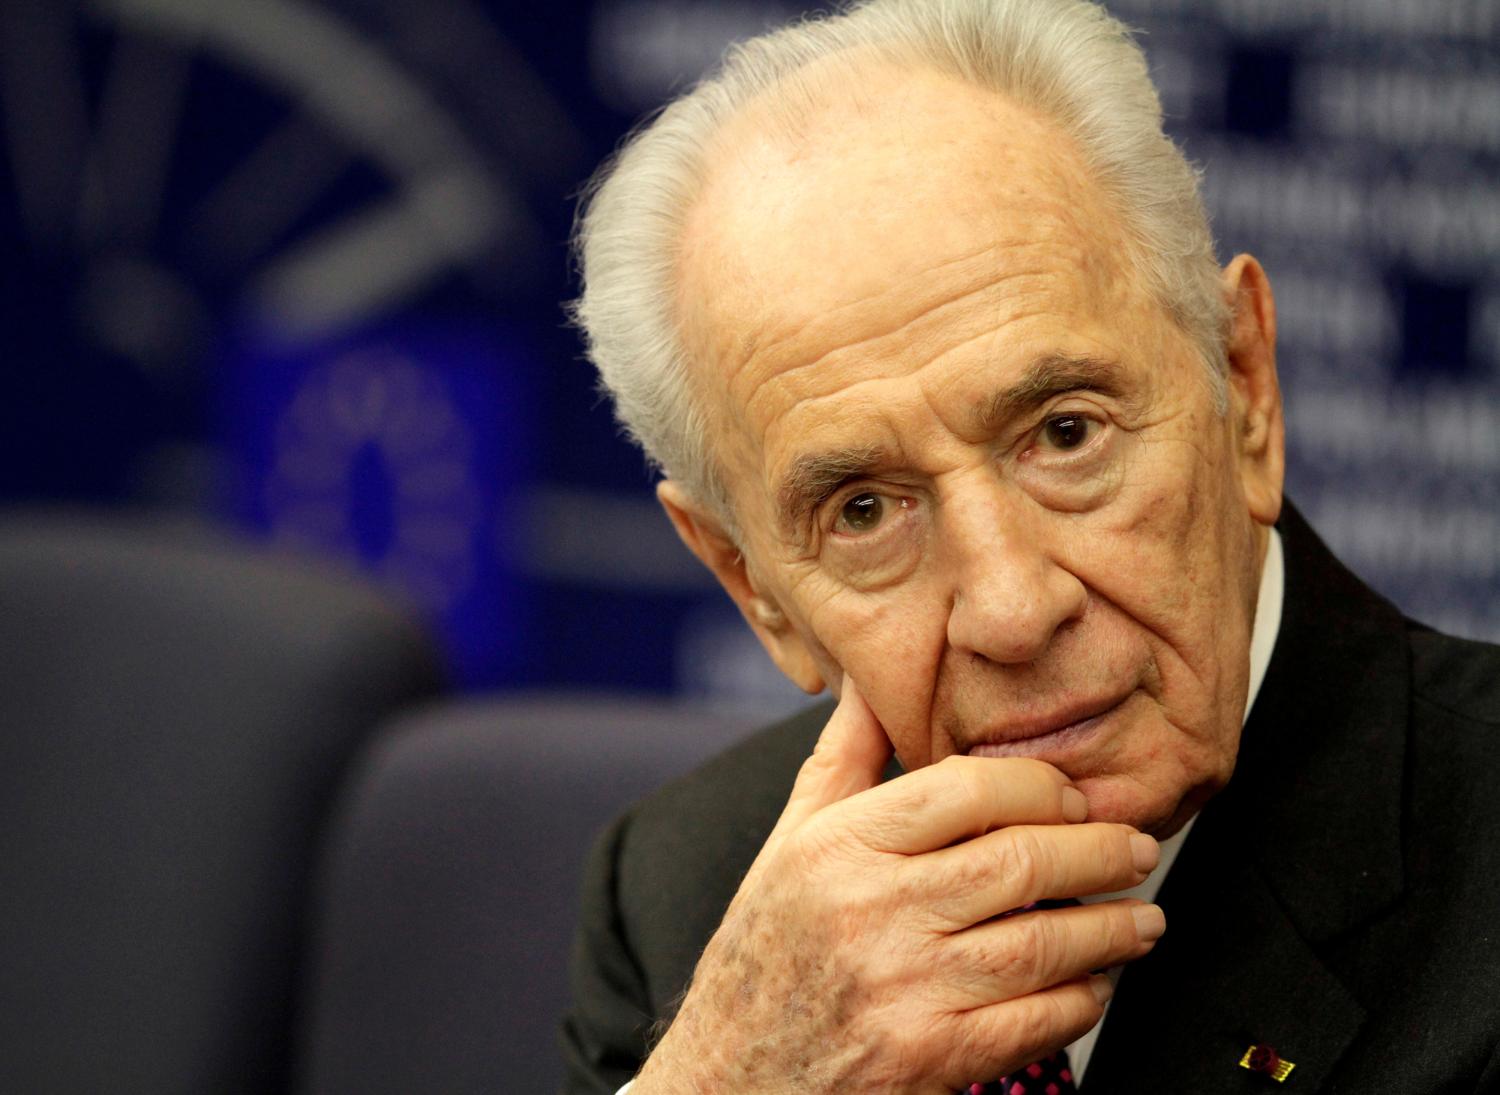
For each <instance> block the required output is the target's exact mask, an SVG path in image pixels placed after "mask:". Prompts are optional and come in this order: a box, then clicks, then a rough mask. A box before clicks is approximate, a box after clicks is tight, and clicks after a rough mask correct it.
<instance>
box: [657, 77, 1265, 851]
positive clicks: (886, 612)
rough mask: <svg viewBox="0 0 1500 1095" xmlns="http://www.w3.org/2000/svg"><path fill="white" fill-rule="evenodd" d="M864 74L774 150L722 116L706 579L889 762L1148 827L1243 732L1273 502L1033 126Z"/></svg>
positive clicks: (1217, 775) (712, 280)
mask: <svg viewBox="0 0 1500 1095" xmlns="http://www.w3.org/2000/svg"><path fill="white" fill-rule="evenodd" d="M864 86H865V87H867V88H878V89H879V90H878V91H870V92H868V93H867V94H865V95H864V97H863V99H862V100H861V102H860V103H858V104H854V103H851V102H837V101H835V102H830V103H829V104H827V105H826V106H825V107H824V108H821V109H819V110H816V111H814V112H812V113H811V115H809V116H808V117H807V118H805V119H804V120H803V124H802V125H800V127H799V129H798V131H797V133H796V135H795V136H787V135H785V134H781V135H776V136H771V135H768V134H770V133H773V132H775V131H774V130H773V129H772V128H770V127H768V126H767V125H766V124H764V122H765V118H764V117H757V115H756V113H755V112H754V111H753V110H752V111H751V112H747V114H746V115H745V116H743V117H742V118H741V119H739V120H738V122H737V123H736V125H735V127H734V128H732V129H731V130H730V132H729V133H728V134H727V135H726V141H725V149H726V151H724V152H723V153H722V154H721V155H720V157H719V160H718V162H717V166H716V169H715V171H714V172H713V173H712V174H711V176H710V181H709V185H708V187H707V189H706V191H705V193H704V194H703V196H702V197H701V199H700V200H699V201H698V202H697V203H696V205H695V207H694V209H693V211H692V214H691V217H690V224H689V228H688V232H687V234H686V236H685V245H686V246H685V258H684V261H683V265H682V285H683V287H684V288H683V290H682V294H681V308H682V313H681V314H682V323H683V329H684V333H685V337H686V342H687V345H688V349H689V353H690V356H691V357H692V359H693V360H694V361H695V362H696V363H697V367H698V368H699V372H698V373H697V374H696V375H697V380H698V382H699V384H700V387H701V390H702V391H703V392H704V393H705V396H706V398H707V401H708V403H709V411H710V415H711V422H710V426H711V429H712V430H713V438H714V444H715V450H716V452H717V453H718V455H719V458H720V460H721V465H722V467H723V469H724V472H725V476H726V480H727V484H728V487H729V490H730V494H731V497H732V502H733V505H734V507H735V512H736V514H737V517H738V519H739V523H740V526H741V529H742V533H743V538H742V541H741V543H740V545H739V546H740V547H741V548H742V549H743V552H744V562H743V564H734V563H725V562H722V561H721V563H720V565H719V566H716V569H720V571H721V574H720V576H721V578H726V584H727V585H729V586H730V588H731V592H734V593H735V594H736V599H737V600H739V601H740V604H741V607H742V608H744V609H746V613H747V616H749V617H750V618H751V620H752V623H753V624H755V625H756V630H757V632H758V633H759V634H760V635H761V637H762V638H763V639H764V640H765V641H766V643H767V646H768V647H769V648H770V649H771V652H772V654H773V656H774V657H776V659H777V661H778V662H779V663H780V664H781V665H782V667H783V668H784V669H785V670H787V671H788V672H789V673H790V674H791V675H792V676H793V677H794V679H797V680H798V681H799V683H802V684H804V685H806V686H811V687H816V685H817V684H818V683H819V682H820V681H826V682H828V683H829V684H831V685H833V686H834V687H835V688H837V687H838V686H839V684H840V682H841V681H842V679H843V675H844V674H848V675H849V676H850V677H851V678H852V679H853V680H854V681H855V682H856V683H857V685H858V686H859V688H860V691H861V692H862V694H863V695H864V697H865V698H866V700H867V701H868V702H869V704H870V706H871V708H872V709H873V711H874V712H875V714H876V716H877V717H878V718H879V719H880V721H881V724H882V725H883V726H884V727H885V730H886V732H887V734H888V735H889V736H890V738H891V740H892V742H893V744H894V746H895V748H896V751H897V753H898V755H899V757H900V759H901V761H902V763H903V764H904V765H905V766H907V767H908V768H911V767H914V766H919V765H923V764H927V763H930V762H932V761H935V760H939V759H941V758H942V757H944V756H947V755H949V754H952V753H965V752H967V753H972V754H978V755H986V756H1031V757H1039V758H1041V759H1044V760H1047V761H1050V762H1051V763H1053V764H1055V765H1056V766H1057V767H1058V768H1060V769H1062V770H1063V771H1064V772H1066V773H1067V774H1068V775H1069V776H1071V777H1072V778H1073V780H1074V781H1076V783H1077V784H1078V785H1079V787H1080V788H1081V789H1082V790H1083V791H1084V793H1085V794H1086V795H1088V797H1089V800H1090V803H1091V809H1092V816H1093V817H1095V818H1096V819H1111V820H1121V821H1127V822H1130V823H1133V824H1136V825H1139V826H1141V827H1143V828H1148V829H1152V830H1155V831H1157V832H1166V831H1169V830H1170V829H1173V828H1175V827H1176V826H1177V825H1179V824H1180V823H1181V821H1182V820H1183V819H1184V818H1185V817H1186V816H1187V814H1188V813H1189V812H1190V811H1191V810H1192V809H1193V808H1196V806H1197V805H1198V804H1199V803H1200V801H1201V799H1202V798H1203V797H1204V796H1206V795H1207V794H1210V793H1212V792H1213V791H1214V790H1216V789H1217V788H1218V787H1219V786H1222V784H1223V782H1224V781H1225V780H1226V779H1227V778H1228V777H1229V774H1230V771H1231V769H1232V767H1233V761H1234V756H1235V753H1236V750H1237V746H1238V739H1239V728H1240V720H1241V715H1242V712H1243V707H1244V702H1245V694H1246V685H1247V660H1248V659H1247V649H1248V643H1249V634H1250V627H1251V616H1252V612H1253V605H1254V600H1255V589H1256V579H1257V576H1258V573H1259V561H1260V558H1261V549H1262V546H1263V543H1264V536H1265V532H1264V525H1265V524H1266V523H1269V521H1270V520H1272V519H1274V516H1275V507H1274V505H1271V504H1270V503H1268V502H1265V501H1264V499H1265V498H1267V497H1269V494H1268V491H1267V489H1266V487H1267V483H1266V482H1263V480H1264V479H1265V476H1266V474H1267V473H1266V471H1265V469H1264V468H1263V467H1262V466H1261V462H1258V461H1257V460H1256V459H1255V458H1254V456H1253V454H1252V455H1251V456H1248V457H1247V455H1246V446H1245V445H1244V443H1243V433H1244V431H1243V429H1242V428H1240V422H1241V419H1242V418H1243V415H1242V414H1241V413H1240V411H1241V409H1242V403H1243V400H1242V399H1241V395H1242V388H1243V386H1242V385H1241V384H1240V383H1238V381H1237V383H1236V386H1235V387H1234V393H1235V398H1234V400H1233V401H1232V406H1231V409H1230V411H1229V412H1228V413H1227V414H1223V415H1221V414H1220V413H1219V412H1218V411H1217V410H1216V408H1215V406H1214V403H1213V399H1212V396H1211V393H1210V389H1209V387H1208V385H1207V383H1206V379H1205V370H1204V367H1203V365H1202V364H1201V363H1200V361H1199V359H1198V358H1197V357H1196V356H1195V354H1194V350H1193V347H1192V346H1191V344H1190V343H1189V342H1188V340H1187V339H1186V338H1185V336H1184V335H1183V334H1182V333H1181V332H1180V331H1179V330H1178V329H1177V328H1176V327H1175V326H1174V325H1173V324H1172V323H1171V321H1170V320H1169V318H1168V317H1167V316H1166V315H1165V314H1164V312H1163V311H1162V310H1161V308H1160V307H1159V306H1158V305H1157V304H1156V303H1155V302H1154V301H1153V300H1152V299H1151V297H1150V296H1149V294H1148V293H1147V292H1146V290H1145V289H1144V287H1143V286H1142V285H1141V284H1140V283H1139V281H1138V279H1137V278H1136V277H1135V276H1134V275H1133V274H1132V272H1131V270H1130V269H1129V267H1128V264H1127V261H1126V259H1125V242H1124V238H1123V236H1122V229H1121V226H1120V224H1119V222H1118V217H1117V216H1116V215H1115V213H1114V212H1113V209H1112V208H1111V206H1110V204H1109V202H1108V201H1107V199H1106V197H1105V196H1104V195H1103V194H1102V193H1101V192H1100V191H1099V190H1098V189H1097V187H1096V186H1095V184H1094V183H1093V182H1092V181H1091V180H1090V179H1089V178H1088V176H1087V173H1086V170H1085V168H1084V166H1083V164H1082V161H1081V160H1080V158H1079V157H1078V156H1077V154H1076V152H1075V151H1074V150H1073V149H1072V147H1071V145H1070V144H1069V142H1068V141H1067V140H1066V139H1065V138H1063V137H1062V136H1060V134H1059V133H1058V132H1057V131H1056V130H1055V129H1053V128H1051V127H1050V126H1049V125H1047V124H1046V123H1044V122H1043V121H1041V120H1039V119H1037V118H1036V117H1035V116H1034V115H1031V114H1030V113H1028V112H1026V111H1023V110H1021V109H1019V108H1017V107H1015V106H1013V105H1011V104H1009V103H1007V102H1005V101H1003V100H1000V99H998V98H996V97H994V96H991V95H988V94H987V93H984V92H981V91H977V90H974V89H969V88H966V87H964V86H962V85H960V84H958V83H956V82H953V81H951V80H948V79H946V78H943V77H939V76H936V75H917V74H911V73H902V72H896V71H888V72H884V73H882V74H881V75H880V76H879V78H877V79H874V80H871V81H869V82H867V83H866V84H865V85H864ZM1268 352H1269V351H1268ZM1272 387H1273V388H1274V379H1273V380H1272ZM1275 479H1276V482H1275V483H1274V491H1271V492H1270V493H1273V494H1274V495H1275V498H1276V504H1279V487H1280V482H1279V465H1278V467H1277V469H1276V472H1275ZM730 565H740V566H741V570H742V574H741V577H740V578H739V579H736V578H735V576H734V575H729V576H727V577H726V575H725V573H724V572H723V570H722V567H723V566H730Z"/></svg>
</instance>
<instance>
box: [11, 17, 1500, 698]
mask: <svg viewBox="0 0 1500 1095" xmlns="http://www.w3.org/2000/svg"><path fill="white" fill-rule="evenodd" d="M1110 6H1111V8H1112V10H1113V11H1115V13H1116V14H1117V15H1119V16H1120V17H1122V18H1123V19H1125V20H1126V21H1127V22H1129V23H1131V24H1132V25H1134V26H1137V27H1139V28H1141V29H1142V30H1143V32H1144V38H1143V42H1144V44H1145V47H1146V50H1147V53H1148V55H1149V57H1150V60H1151V64H1152V67H1153V70H1154V72H1155V74H1156V77H1157V79H1158V82H1159V85H1160V87H1161V90H1162V95H1163V101H1164V105H1165V107H1166V110H1167V112H1168V115H1169V128H1170V130H1171V131H1172V132H1173V134H1174V135H1175V136H1176V137H1178V139H1179V140H1181V141H1182V142H1183V143H1184V145H1185V146H1186V148H1187V151H1188V153H1189V155H1190V157H1191V158H1193V159H1194V160H1195V162H1198V163H1200V164H1201V165H1202V167H1203V170H1204V184H1205V193H1206V195H1207V199H1208V203H1209V207H1210V211H1211V214H1212V216H1213V218H1214V222H1215V231H1216V235H1217V237H1218V238H1219V240H1220V251H1221V257H1225V258H1227V257H1228V256H1229V255H1231V254H1233V253H1234V252H1235V251H1238V250H1251V251H1254V252H1255V253H1256V254H1257V255H1259V256H1260V257H1261V259H1262V260H1263V261H1264V262H1265V264H1266V266H1267V268H1268V270H1269V271H1270V274H1271V277H1272V281H1273V284H1274V285H1275V286H1276V287H1277V289H1278V300H1279V304H1280V322H1281V346H1282V353H1281V361H1282V372H1283V383H1284V386H1285V389H1286V398H1287V406H1288V427H1289V450H1290V480H1291V483H1290V488H1291V494H1292V497H1293V498H1295V499H1296V500H1297V501H1298V502H1299V503H1300V504H1301V505H1302V507H1303V508H1304V510H1305V511H1307V512H1308V514H1309V516H1310V517H1311V518H1312V520H1313V523H1314V524H1315V526H1317V527H1319V528H1320V530H1321V531H1322V532H1323V533H1324V534H1325V536H1326V537H1327V538H1328V539H1329V540H1330V541H1331V543H1332V544H1333V546H1334V547H1335V549H1336V550H1338V551H1339V552H1341V553H1342V554H1343V555H1344V557H1345V558H1346V560H1347V561H1349V562H1350V563H1351V564H1352V565H1353V566H1354V567H1355V568H1356V569H1357V570H1359V571H1360V572H1361V573H1363V574H1364V575H1365V576H1366V577H1367V578H1369V579H1370V580H1372V581H1373V582H1374V583H1375V584H1376V585H1377V586H1378V587H1379V588H1381V589H1383V590H1384V591H1386V592H1387V593H1389V594H1390V595H1392V596H1393V597H1394V598H1395V599H1396V600H1397V601H1398V603H1400V604H1401V605H1402V606H1403V607H1404V608H1406V609H1407V610H1408V611H1411V612H1413V613H1415V614H1417V615H1419V616H1421V617H1424V618H1426V619H1428V620H1429V621H1430V622H1432V623H1435V624H1437V625H1439V626H1443V627H1445V628H1447V629H1450V630H1454V631H1457V632H1459V633H1462V634H1468V635H1473V636H1481V637H1487V638H1492V639H1493V638H1500V475H1497V472H1500V382H1497V375H1500V171H1497V167H1500V64H1497V60H1500V46H1497V44H1496V43H1497V42H1500V5H1497V4H1495V3H1492V2H1488V0H1485V2H1481V0H1467V2H1460V0H1454V2H1450V3H1446V4H1441V5H1437V4H1431V3H1427V2H1424V0H1399V2H1397V0H1337V2H1332V3H1326V4H1307V3H1303V2H1293V0H1193V2H1188V0H1176V2H1173V0H1157V2H1148V0H1118V2H1117V3H1114V4H1112V5H1110ZM800 10H802V9H801V8H798V7H791V6H787V5H780V4H775V3H762V2H750V0H737V2H719V3H715V2H712V0H598V2H583V0H554V2H552V3H549V4H545V5H536V4H530V3H527V4H506V3H496V2H490V3H479V2H476V0H421V2H417V0H399V2H398V0H327V2H313V0H261V2H258V3H250V2H248V0H243V2H232V0H96V2H93V3H88V4H79V5H76V6H75V5H71V4H67V3H57V2H49V0H7V3H6V4H5V5H4V8H3V11H0V234H3V239H4V241H5V256H6V261H5V262H4V263H3V265H0V350H3V358H0V502H4V503H8V504H16V505H20V504H32V503H44V504H51V503H60V504H67V505H74V504H84V505H103V506H109V507H116V508H120V509H124V510H128V511H131V512H140V513H146V514H151V515H159V516H167V517H171V518H173V519H185V520H189V521H200V522H209V523H214V524H224V525H228V526H230V527H233V528H235V529H237V530H240V531H241V532H243V533H244V534H245V535H246V536H249V537H253V538H255V539H258V540H263V541H266V542H269V543H271V544H274V545H276V546H277V547H278V548H280V549H284V550H288V551H298V552H306V551H310V552H314V553H317V554H319V555H322V556H324V557H329V558H333V559H337V560H342V561H344V562H345V563H347V564H348V565H350V566H354V567H358V568H360V569H362V570H363V571H365V572H367V573H369V574H371V575H373V576H374V577H375V578H376V579H377V580H379V581H380V582H382V583H384V584H386V585H387V586H389V587H390V588H392V589H394V590H396V591H397V592H398V593H400V594H401V595H402V596H405V597H407V598H408V599H410V600H411V601H412V602H413V603H414V604H416V605H417V606H418V607H419V609H420V610H421V611H422V612H423V613H424V614H425V615H426V616H427V617H428V618H429V619H430V620H431V621H432V622H433V623H434V625H435V627H436V628H437V629H438V630H439V631H440V633H441V634H442V636H443V637H444V641H445V643H446V645H447V647H448V649H449V652H450V659H451V662H452V666H453V671H454V675H455V678H456V679H457V680H458V682H459V683H460V684H461V685H462V686H464V687H467V688H488V687H495V686H502V687H510V686H515V687H571V688H581V689H599V690H620V689H629V690H642V691H651V692H669V693H675V694H678V695H683V696H691V697H694V698H697V699H705V700H710V701H713V702H716V703H722V704H725V705H732V706H740V707H752V708H754V709H756V710H764V711H767V712H769V711H771V710H774V709H776V708H778V707H781V706H786V705H789V704H791V703H794V702H795V700H796V696H795V693H794V692H793V691H792V690H791V688H790V686H789V685H786V684H785V683H783V682H781V681H780V680H779V678H778V677H777V675H776V674H775V672H774V670H773V669H772V668H771V667H770V665H769V663H768V662H767V661H766V659H765V658H764V657H763V656H762V655H761V654H760V653H759V651H758V649H757V648H756V647H755V646H754V643H753V641H752V640H751V639H750V637H749V635H748V632H746V631H745V630H744V629H743V627H742V626H741V625H740V624H739V623H738V621H737V618H736V617H735V615H734V613H733V612H732V610H731V609H730V607H729V606H728V604H727V601H726V600H725V599H724V598H723V597H722V595H721V594H719V593H718V592H717V591H716V589H715V588H714V587H713V585H712V584H711V582H709V580H708V579H707V578H706V576H705V575H704V574H702V573H700V571H699V570H698V568H697V567H696V564H694V563H693V561H692V560H691V559H690V558H689V557H688V556H687V555H686V554H685V552H683V551H682V549H680V548H679V547H678V546H677V544H676V542H675V538H674V537H673V535H672V533H671V531H670V529H669V527H668V526H667V524H666V522H665V520H664V519H663V518H661V517H660V515H659V514H658V513H657V512H656V510H655V504H654V501H653V499H652V495H651V490H650V482H649V479H648V476H647V475H646V473H645V471H644V469H643V465H642V462H641V460H640V458H639V456H638V455H637V454H636V453H635V452H634V451H633V450H631V449H630V448H629V447H628V446H627V445H625V444H624V443H623V442H621V441H620V440H619V439H618V437H617V436H616V431H615V428H614V426H613V424H612V421H611V418H610V414H609V410H608V408H607V406H606V405H605V404H604V403H603V402H602V401H601V399H600V398H599V397H598V395H597V393H596V391H595V388H594V380H593V376H592V374H591V371H590V369H589V368H588V367H587V366H586V365H585V364H584V363H583V361H582V359H581V352H580V347H579V345H578V342H577V339H576V336H575V335H574V334H573V333H572V332H571V331H569V330H568V329H567V328H566V326H565V322H564V317H563V312H562V309H561V306H560V302H561V301H563V300H565V299H566V298H568V297H569V296H570V295H572V294H573V292H574V291H575V286H574V284H573V283H572V280H571V275H570V271H569V266H568V257H567V251H566V238H567V234H568V229H569V225H570V221H571V218H572V215H573V211H574V205H575V202H574V196H575V194H576V192H577V189H578V188H579V186H580V185H581V184H582V182H583V180H584V179H585V178H586V177H587V175H588V173H589V171H590V170H591V169H592V168H593V166H594V165H595V164H596V163H597V162H598V161H599V160H600V159H602V158H603V157H604V156H605V155H606V154H607V153H608V152H609V151H610V150H611V149H612V148H613V147H614V146H615V145H616V143H617V142H618V141H619V139H620V138H621V136H622V135H623V133H624V132H625V131H626V130H627V128H628V127H629V126H630V124H631V123H632V122H633V120H634V119H635V118H637V117H638V116H639V115H640V114H641V113H643V112H645V111H648V110H650V109H651V108H652V107H654V106H656V105H658V104H659V103H660V102H661V101H662V100H663V99H664V98H665V97H666V96H667V95H669V94H670V93H671V92H672V90H673V89H680V88H681V87H683V86H684V85H685V84H686V83H687V82H689V81H690V80H691V79H692V77H693V75H694V74H695V73H697V72H699V71H700V70H701V69H702V68H703V67H705V66H706V65H707V64H708V63H710V62H711V60H712V59H713V58H714V57H716V56H717V54H718V53H719V51H720V50H721V49H722V47H723V46H724V45H725V44H726V43H727V42H729V41H731V40H732V39H734V38H735V37H737V36H741V35H744V34H747V33H753V32H754V31H757V30H759V29H762V28H763V27H765V26H767V25H769V24H773V23H776V22H778V21H780V20H781V19H783V18H784V17H786V16H788V15H791V14H795V13H796V12H797V11H800Z"/></svg>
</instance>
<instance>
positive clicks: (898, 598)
mask: <svg viewBox="0 0 1500 1095" xmlns="http://www.w3.org/2000/svg"><path fill="white" fill-rule="evenodd" d="M942 606H943V601H942V598H941V597H939V596H937V595H936V594H932V595H926V594H924V593H923V592H921V591H918V590H909V589H903V590H901V592H900V594H899V595H895V594H894V593H890V592H887V593H885V594H882V595H878V596H876V595H864V594H858V593H850V592H843V593H839V594H837V595H835V596H833V597H830V598H829V599H828V600H826V601H825V602H823V603H822V604H821V605H820V606H819V607H818V608H817V609H816V610H815V611H813V612H811V613H810V614H809V615H808V617H807V619H808V622H809V624H810V627H811V630H812V632H813V634H814V636H815V637H816V641H817V642H818V643H819V645H820V646H821V648H822V649H823V650H825V651H826V652H827V655H828V657H829V659H830V661H831V662H832V663H834V664H835V665H836V666H837V667H838V670H839V671H841V672H844V673H848V674H849V675H850V676H851V677H852V678H853V679H854V681H855V683H856V684H858V685H859V689H860V693H861V694H862V695H863V696H864V697H865V700H866V701H867V702H868V703H869V705H870V709H871V710H872V711H874V712H875V716H876V717H877V718H878V719H879V720H880V724H881V726H882V727H884V729H885V732H886V735H887V736H888V737H889V738H890V739H891V742H892V744H893V745H894V746H895V747H896V752H897V755H898V756H899V757H900V758H901V762H902V763H903V764H904V765H906V766H907V767H912V766H919V765H921V764H926V763H927V762H928V761H929V760H931V759H933V758H932V757H931V755H930V754H931V745H930V741H929V737H930V733H929V729H928V728H929V726H930V724H931V719H930V715H931V710H932V697H933V692H934V689H935V686H936V681H937V672H938V666H939V664H940V662H941V659H942V654H943V648H944V645H945V642H946V635H947V627H946V614H945V610H944V609H943V607H942ZM832 679H834V680H838V679H839V676H838V675H837V674H836V675H835V676H834V677H833V678H832Z"/></svg>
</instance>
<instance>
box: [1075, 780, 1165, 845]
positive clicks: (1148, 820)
mask: <svg viewBox="0 0 1500 1095" xmlns="http://www.w3.org/2000/svg"><path fill="white" fill-rule="evenodd" d="M1074 782H1075V783H1076V784H1077V786H1078V789H1079V790H1080V791H1082V792H1083V793H1084V796H1085V797H1086V798H1087V799H1088V800H1089V816H1088V820H1090V821H1110V822H1116V823H1118V824H1122V825H1129V826H1131V827H1133V828H1136V829H1139V830H1140V831H1141V832H1143V833H1150V834H1151V835H1152V836H1154V837H1156V838H1157V839H1158V840H1165V839H1167V837H1169V836H1171V835H1172V834H1174V833H1176V832H1177V831H1178V830H1179V829H1181V828H1182V827H1183V826H1184V825H1185V824H1187V821H1188V818H1190V817H1191V816H1192V815H1193V813H1194V809H1193V808H1191V807H1188V805H1187V796H1185V795H1171V796H1163V795H1160V794H1157V793H1153V792H1151V791H1149V790H1148V789H1147V788H1145V787H1142V786H1141V785H1140V784H1139V783H1137V782H1136V781H1135V780H1133V779H1131V778H1129V777H1126V776H1112V775H1101V776H1086V777H1081V778H1078V779H1075V780H1074Z"/></svg>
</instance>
